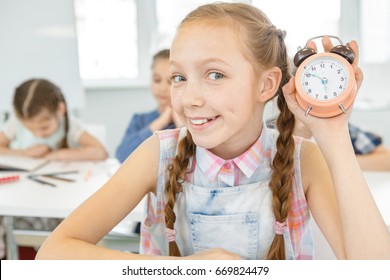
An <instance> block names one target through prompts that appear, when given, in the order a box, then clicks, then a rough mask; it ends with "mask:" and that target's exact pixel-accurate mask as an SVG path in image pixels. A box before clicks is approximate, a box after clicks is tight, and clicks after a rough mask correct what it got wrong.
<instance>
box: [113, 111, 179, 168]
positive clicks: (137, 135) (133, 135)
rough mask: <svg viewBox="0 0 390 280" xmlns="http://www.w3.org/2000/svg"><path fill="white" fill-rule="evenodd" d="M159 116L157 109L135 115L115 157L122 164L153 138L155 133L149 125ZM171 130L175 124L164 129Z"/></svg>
mask: <svg viewBox="0 0 390 280" xmlns="http://www.w3.org/2000/svg"><path fill="white" fill-rule="evenodd" d="M159 116H160V113H159V112H158V111H157V109H156V110H154V111H151V112H148V113H142V114H134V116H133V117H132V118H131V121H130V124H129V126H128V127H127V129H126V133H125V135H124V136H123V138H122V142H121V143H120V145H119V146H118V148H117V149H116V153H115V156H116V158H117V159H118V160H119V161H120V162H124V161H125V160H126V158H127V157H128V156H129V155H130V154H131V153H132V152H133V151H134V150H135V149H136V148H137V147H138V146H139V145H141V143H142V142H143V141H145V140H146V139H147V138H149V137H150V136H152V134H153V132H152V131H151V130H150V128H149V125H150V124H151V123H152V122H153V121H154V120H155V119H157V118H158V117H159ZM170 128H175V124H173V123H171V124H169V125H168V127H166V128H164V129H170Z"/></svg>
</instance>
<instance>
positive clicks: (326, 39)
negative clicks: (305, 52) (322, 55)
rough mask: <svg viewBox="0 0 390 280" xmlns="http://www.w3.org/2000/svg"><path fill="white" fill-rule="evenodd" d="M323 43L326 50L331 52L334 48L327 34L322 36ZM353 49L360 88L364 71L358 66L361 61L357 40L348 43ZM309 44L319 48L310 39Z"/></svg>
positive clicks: (353, 65) (358, 86) (354, 66)
mask: <svg viewBox="0 0 390 280" xmlns="http://www.w3.org/2000/svg"><path fill="white" fill-rule="evenodd" d="M322 45H323V47H324V51H325V52H330V50H331V49H332V48H333V44H332V41H331V40H330V38H329V37H327V36H325V37H323V38H322ZM347 45H348V46H349V47H350V48H351V49H352V51H353V54H354V55H355V59H354V61H353V63H352V68H353V70H354V72H355V80H356V84H357V88H358V90H359V88H360V86H361V85H362V82H363V72H362V70H361V69H360V68H359V67H358V63H359V46H358V44H357V42H356V41H351V42H349V43H348V44H347ZM307 46H308V47H309V48H312V49H314V50H317V47H316V44H315V43H314V42H313V41H310V42H309V43H308V44H307Z"/></svg>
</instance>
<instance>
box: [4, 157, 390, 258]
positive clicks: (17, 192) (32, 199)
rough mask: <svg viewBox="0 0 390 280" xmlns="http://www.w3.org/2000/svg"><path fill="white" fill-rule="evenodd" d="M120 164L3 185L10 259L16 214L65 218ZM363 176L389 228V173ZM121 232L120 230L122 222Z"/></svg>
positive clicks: (63, 166) (324, 252) (319, 241)
mask: <svg viewBox="0 0 390 280" xmlns="http://www.w3.org/2000/svg"><path fill="white" fill-rule="evenodd" d="M118 166H119V163H118V162H117V161H116V160H112V159H110V160H107V161H105V162H78V163H75V162H72V163H63V162H62V163H61V162H58V163H55V164H51V165H49V166H46V167H45V168H43V169H42V170H40V172H42V173H44V172H50V171H57V170H58V169H60V170H75V169H77V170H78V171H79V174H76V175H74V174H73V175H71V174H70V175H67V177H68V178H76V179H77V182H76V183H65V182H64V183H61V182H59V181H54V180H53V181H52V182H53V183H55V184H57V185H58V187H50V186H45V185H40V184H38V183H35V182H32V181H30V180H28V179H26V178H22V179H21V180H20V181H19V182H15V183H9V184H2V185H0V216H5V219H6V227H7V228H6V230H7V237H8V239H7V243H8V244H7V250H8V256H9V258H11V259H17V250H16V249H17V248H16V243H15V240H14V238H13V228H12V225H13V221H12V219H13V217H14V216H31V217H55V218H65V217H67V216H68V215H69V214H70V213H71V212H72V211H73V209H75V208H76V207H77V206H78V205H79V204H80V203H82V202H83V201H84V200H85V199H86V198H88V197H89V196H90V195H91V194H93V193H94V192H95V191H96V190H98V189H99V188H100V187H101V186H102V185H103V184H104V183H105V182H106V181H107V180H108V178H109V177H110V176H111V175H112V174H113V173H114V172H115V171H116V170H117V168H118ZM364 175H365V178H366V179H367V181H368V184H369V186H370V189H371V192H372V195H373V197H374V199H375V201H376V203H377V205H378V208H379V210H380V211H381V214H382V216H383V219H384V221H385V223H386V224H387V226H388V227H389V228H390V172H365V173H364ZM22 177H25V175H22ZM362 207H364V205H362ZM143 213H144V201H142V202H141V203H140V204H139V205H138V206H137V207H136V208H135V209H134V210H133V211H132V212H131V213H130V214H129V216H128V217H127V218H126V221H127V222H128V221H135V222H136V221H141V220H142V219H143ZM126 221H124V222H125V223H126ZM313 226H314V243H315V247H316V251H315V257H316V259H334V254H333V252H332V251H331V249H330V247H329V245H328V243H327V241H326V240H325V238H324V237H323V235H322V233H321V232H320V231H319V229H318V228H317V227H316V225H315V222H313ZM114 230H115V229H114ZM118 232H121V228H120V225H119V226H118Z"/></svg>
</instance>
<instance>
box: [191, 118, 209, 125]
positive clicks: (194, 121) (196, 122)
mask: <svg viewBox="0 0 390 280" xmlns="http://www.w3.org/2000/svg"><path fill="white" fill-rule="evenodd" d="M213 119H215V118H210V119H197V120H190V121H191V123H192V124H196V125H201V124H204V123H207V122H208V121H211V120H213Z"/></svg>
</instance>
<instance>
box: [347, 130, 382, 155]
mask: <svg viewBox="0 0 390 280" xmlns="http://www.w3.org/2000/svg"><path fill="white" fill-rule="evenodd" d="M348 128H349V134H350V135H351V141H352V145H353V149H354V151H355V154H357V155H364V154H368V153H371V152H372V151H373V150H375V148H376V147H378V146H379V145H381V144H382V138H381V137H380V136H378V135H375V134H373V133H371V132H368V131H363V130H361V129H360V128H358V127H356V126H354V125H352V124H349V125H348Z"/></svg>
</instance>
